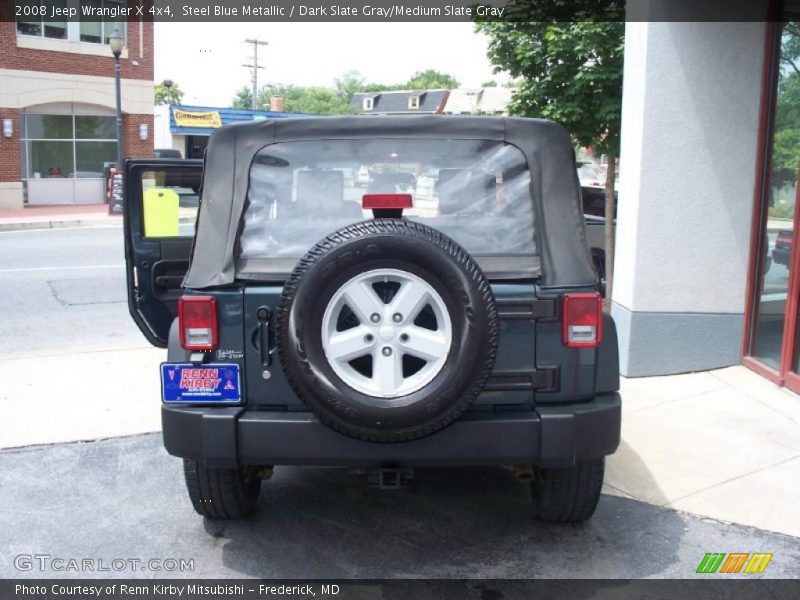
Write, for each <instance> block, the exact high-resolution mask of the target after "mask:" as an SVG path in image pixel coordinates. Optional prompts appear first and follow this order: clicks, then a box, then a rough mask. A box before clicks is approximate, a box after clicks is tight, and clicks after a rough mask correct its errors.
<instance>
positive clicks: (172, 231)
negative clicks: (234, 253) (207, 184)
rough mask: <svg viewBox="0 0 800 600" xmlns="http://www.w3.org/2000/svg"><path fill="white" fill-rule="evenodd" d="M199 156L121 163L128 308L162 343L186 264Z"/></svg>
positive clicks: (196, 203) (174, 312) (162, 344)
mask: <svg viewBox="0 0 800 600" xmlns="http://www.w3.org/2000/svg"><path fill="white" fill-rule="evenodd" d="M202 177H203V161H202V160H182V159H134V160H128V161H126V163H125V181H124V185H125V198H124V208H123V222H124V227H123V229H124V232H125V270H126V278H127V282H128V308H129V310H130V313H131V316H132V317H133V320H134V321H135V322H136V325H137V326H138V327H139V329H140V330H141V331H142V333H143V334H144V336H145V337H146V338H147V340H148V341H149V342H150V343H151V344H153V345H154V346H159V347H162V348H165V347H166V346H167V339H168V337H169V328H170V325H171V324H172V321H173V320H174V319H175V317H176V316H177V304H178V297H179V296H180V295H181V282H182V281H183V276H184V275H185V274H186V271H187V270H188V268H189V257H190V254H191V251H192V243H193V241H194V233H195V222H196V220H197V210H198V208H199V205H200V185H201V182H202Z"/></svg>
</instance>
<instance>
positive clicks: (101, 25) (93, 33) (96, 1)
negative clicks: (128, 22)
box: [81, 0, 125, 44]
mask: <svg viewBox="0 0 800 600" xmlns="http://www.w3.org/2000/svg"><path fill="white" fill-rule="evenodd" d="M81 4H82V5H84V6H92V7H94V8H96V9H101V10H102V11H103V12H106V11H109V12H110V11H112V10H113V9H114V8H118V9H120V10H118V11H117V13H120V12H121V9H122V8H123V7H124V6H125V2H124V1H123V0H83V1H82V2H81ZM123 23H124V20H123V19H122V17H121V16H120V17H116V18H111V17H108V18H106V19H105V20H104V21H81V41H82V42H91V43H94V44H107V43H108V36H110V35H111V34H112V33H113V32H114V29H117V28H118V29H119V31H120V33H121V34H122V36H123V37H124V36H125V27H124V26H123Z"/></svg>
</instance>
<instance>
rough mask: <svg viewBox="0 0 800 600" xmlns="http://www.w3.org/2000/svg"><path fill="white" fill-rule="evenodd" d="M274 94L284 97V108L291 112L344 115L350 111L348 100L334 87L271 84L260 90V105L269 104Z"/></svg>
mask: <svg viewBox="0 0 800 600" xmlns="http://www.w3.org/2000/svg"><path fill="white" fill-rule="evenodd" d="M272 96H280V97H281V98H283V110H284V111H286V112H290V113H306V114H310V115H342V114H347V113H349V112H350V108H349V106H348V104H347V102H346V101H345V100H343V99H342V97H341V96H340V95H339V94H338V93H337V91H336V90H335V89H333V88H326V87H313V86H312V87H304V86H294V85H284V84H270V85H266V86H264V87H263V88H261V90H260V91H259V93H258V106H259V107H262V106H263V107H266V106H269V99H270V98H271V97H272Z"/></svg>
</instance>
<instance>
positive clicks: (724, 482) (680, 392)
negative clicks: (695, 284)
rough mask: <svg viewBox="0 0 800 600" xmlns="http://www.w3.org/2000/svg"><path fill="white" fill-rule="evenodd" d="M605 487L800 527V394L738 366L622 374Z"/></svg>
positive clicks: (778, 527)
mask: <svg viewBox="0 0 800 600" xmlns="http://www.w3.org/2000/svg"><path fill="white" fill-rule="evenodd" d="M622 399H623V400H622V406H623V409H622V410H623V417H622V443H621V444H620V448H619V450H618V451H617V452H616V454H614V455H613V456H611V457H610V458H609V459H608V463H607V464H608V468H607V471H606V473H607V474H606V486H605V491H606V492H607V493H610V494H616V495H620V496H624V497H629V498H634V499H637V500H642V501H645V502H649V503H651V504H655V505H658V506H663V507H668V508H673V509H676V510H680V511H686V512H688V513H693V514H696V515H702V516H708V517H712V518H714V519H719V520H722V521H729V522H734V523H741V524H745V525H752V526H754V527H758V528H760V529H766V530H769V531H777V532H781V533H788V534H790V535H794V536H800V510H798V509H797V494H798V490H800V487H798V484H797V482H798V481H800V396H797V395H796V394H793V393H792V392H790V391H788V390H785V389H783V388H779V387H778V386H776V385H774V384H772V383H770V382H769V381H767V380H766V379H764V378H763V377H760V376H758V375H756V374H755V373H753V372H752V371H750V370H749V369H746V368H745V367H742V366H736V367H729V368H726V369H719V370H716V371H708V372H703V373H691V374H687V375H672V376H668V377H645V378H637V379H623V382H622Z"/></svg>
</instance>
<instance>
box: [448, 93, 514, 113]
mask: <svg viewBox="0 0 800 600" xmlns="http://www.w3.org/2000/svg"><path fill="white" fill-rule="evenodd" d="M513 94H514V88H507V87H485V88H458V89H456V90H451V91H450V96H449V97H448V98H447V104H445V107H444V114H447V115H506V114H508V103H509V102H511V97H512V96H513Z"/></svg>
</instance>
